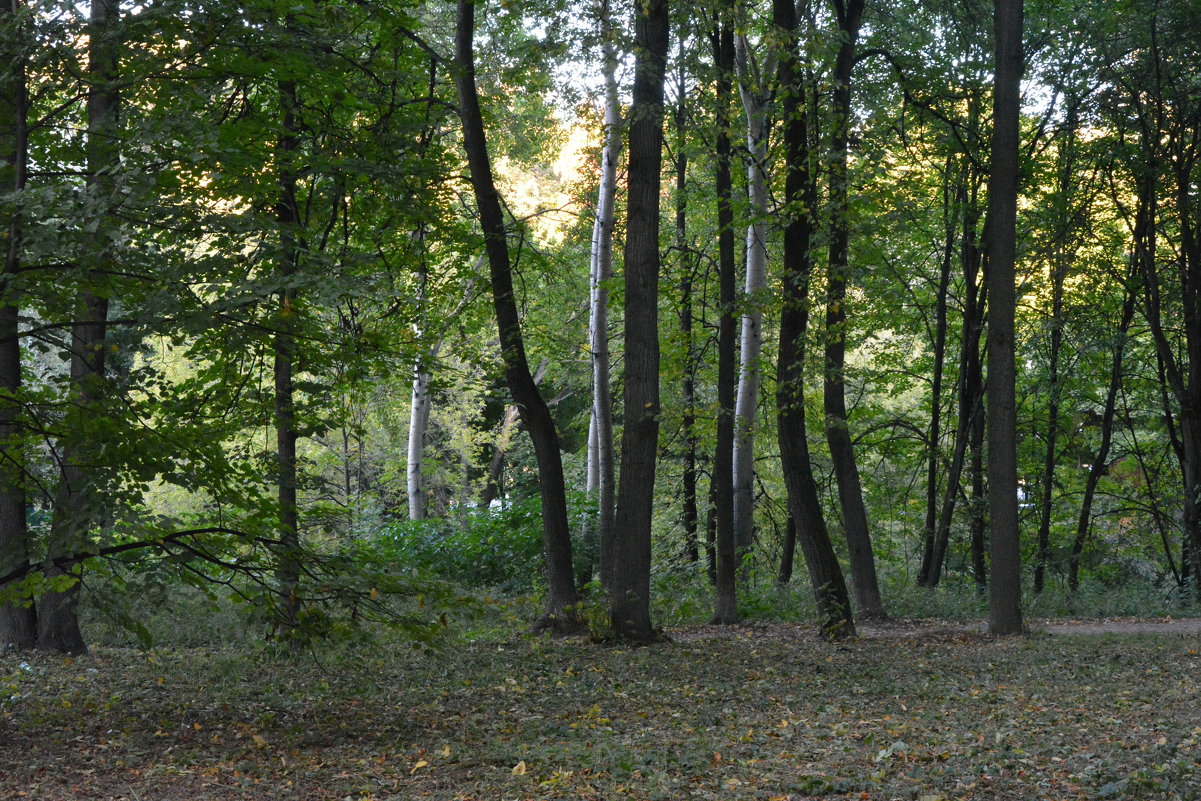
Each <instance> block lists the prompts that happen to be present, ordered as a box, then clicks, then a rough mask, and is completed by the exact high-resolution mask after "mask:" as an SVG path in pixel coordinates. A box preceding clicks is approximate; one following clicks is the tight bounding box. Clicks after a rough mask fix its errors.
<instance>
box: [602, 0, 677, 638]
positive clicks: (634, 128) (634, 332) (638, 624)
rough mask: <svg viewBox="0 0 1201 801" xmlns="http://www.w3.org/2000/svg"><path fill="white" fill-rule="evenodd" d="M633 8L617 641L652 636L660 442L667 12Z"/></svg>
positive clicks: (663, 0) (652, 6) (612, 608)
mask: <svg viewBox="0 0 1201 801" xmlns="http://www.w3.org/2000/svg"><path fill="white" fill-rule="evenodd" d="M634 9H635V10H634V52H635V58H636V62H635V66H634V87H633V104H632V105H631V107H630V126H629V128H630V133H629V137H630V138H629V154H630V156H629V158H630V161H629V167H628V173H627V174H628V176H629V178H628V187H629V188H628V207H627V209H626V216H627V219H626V244H625V325H624V327H625V373H624V374H625V387H624V391H623V397H622V403H623V406H624V418H625V428H624V429H623V431H622V435H621V471H620V472H621V486H620V489H619V490H618V493H617V517H616V520H615V521H614V537H613V540H614V560H613V582H612V585H611V586H610V587H609V604H610V605H609V624H610V627H611V629H612V634H613V636H614V637H615V638H616V639H619V640H631V641H634V642H652V641H654V640H655V639H656V638H657V636H658V635H657V634H656V633H655V629H654V627H653V626H652V625H651V616H650V569H651V514H652V510H653V505H654V490H655V455H656V451H657V450H658V445H659V412H660V410H659V314H658V299H659V268H660V259H659V187H660V174H659V173H660V169H661V167H662V164H663V81H664V79H665V77H666V68H667V45H668V33H669V32H668V28H669V17H668V2H667V0H646V2H639V3H636V4H635V6H634Z"/></svg>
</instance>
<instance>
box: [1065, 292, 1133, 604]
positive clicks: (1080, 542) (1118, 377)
mask: <svg viewBox="0 0 1201 801" xmlns="http://www.w3.org/2000/svg"><path fill="white" fill-rule="evenodd" d="M1129 280H1130V282H1131V286H1128V287H1127V288H1126V298H1125V300H1124V301H1123V303H1122V320H1121V322H1120V323H1118V333H1117V336H1116V337H1115V338H1114V342H1113V367H1112V368H1111V369H1110V372H1109V389H1108V390H1107V391H1106V393H1105V407H1104V408H1103V409H1102V411H1101V444H1100V445H1099V446H1098V447H1097V452H1096V453H1095V454H1093V458H1092V464H1090V465H1089V467H1088V478H1087V479H1086V480H1085V483H1084V497H1083V498H1082V499H1081V501H1080V516H1079V517H1078V518H1077V519H1076V536H1075V537H1074V538H1073V539H1072V552H1071V555H1070V556H1069V557H1068V589H1069V590H1071V591H1072V592H1073V593H1074V592H1076V590H1077V589H1079V587H1080V557H1081V555H1082V554H1083V553H1084V544H1085V543H1086V542H1087V541H1088V534H1089V529H1090V528H1091V527H1092V522H1093V521H1092V516H1093V499H1094V498H1095V497H1096V494H1097V484H1098V483H1099V482H1100V481H1101V476H1103V475H1105V473H1106V472H1107V471H1108V469H1109V465H1108V462H1109V449H1110V447H1111V445H1112V443H1113V418H1114V414H1115V412H1116V410H1117V401H1118V392H1119V391H1120V390H1121V388H1122V359H1123V358H1124V356H1125V353H1126V340H1127V333H1128V332H1129V331H1130V324H1131V323H1132V322H1133V321H1134V300H1135V292H1134V290H1133V289H1132V286H1133V281H1134V280H1135V277H1133V276H1132V277H1131V278H1130V279H1129Z"/></svg>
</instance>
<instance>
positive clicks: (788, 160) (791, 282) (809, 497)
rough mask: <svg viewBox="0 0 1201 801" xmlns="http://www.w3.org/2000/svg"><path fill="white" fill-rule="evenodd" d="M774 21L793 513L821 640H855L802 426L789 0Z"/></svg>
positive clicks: (806, 192)
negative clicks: (781, 144) (781, 131)
mask: <svg viewBox="0 0 1201 801" xmlns="http://www.w3.org/2000/svg"><path fill="white" fill-rule="evenodd" d="M772 23H773V24H774V25H775V27H776V28H777V29H778V31H779V34H780V39H781V40H782V42H783V46H782V54H781V57H780V61H779V89H780V95H781V96H782V103H781V113H782V117H783V120H784V149H785V156H784V166H785V170H786V173H785V182H784V204H785V206H784V208H785V214H786V215H787V216H786V221H785V225H784V265H783V274H782V276H783V296H782V299H781V307H782V308H781V312H780V350H779V355H778V357H777V358H778V362H777V367H776V381H777V389H776V406H777V408H778V415H779V416H778V419H777V425H778V435H779V443H780V459H781V467H782V468H783V471H784V484H785V486H786V487H787V490H788V509H789V511H790V512H791V513H792V516H793V518H794V519H795V521H796V529H797V540H798V541H799V542H800V545H801V552H802V553H804V555H805V562H806V564H807V566H808V568H809V582H810V584H811V585H812V587H813V593H814V596H815V598H816V601H817V612H818V617H819V618H820V621H819V622H820V626H821V631H822V634H823V636H825V637H827V638H828V639H839V638H842V637H853V636H854V635H855V621H854V615H853V613H852V610H851V604H850V597H849V596H848V594H847V587H846V581H845V580H844V579H843V575H842V567H841V566H840V565H839V564H838V556H837V554H835V553H834V546H833V545H832V544H831V542H830V535H829V532H828V531H827V529H826V521H825V517H824V516H823V514H822V507H821V499H820V498H819V496H818V492H817V482H816V480H815V479H814V476H813V466H812V465H811V464H810V461H809V440H808V432H807V431H806V426H805V389H804V386H805V380H804V364H805V350H804V349H805V335H806V333H807V331H808V328H809V302H810V301H809V284H810V281H811V279H812V274H813V261H812V252H811V249H812V237H813V229H814V221H813V209H814V199H815V197H816V195H817V192H816V187H815V183H814V180H813V176H812V169H811V165H810V159H811V152H810V143H809V126H808V122H807V120H806V116H805V115H806V103H805V84H804V76H803V72H802V69H801V63H800V57H799V54H798V47H799V42H798V33H797V14H796V8H795V7H794V5H793V3H792V0H774V1H773V3H772Z"/></svg>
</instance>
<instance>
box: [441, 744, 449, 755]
mask: <svg viewBox="0 0 1201 801" xmlns="http://www.w3.org/2000/svg"><path fill="white" fill-rule="evenodd" d="M442 756H444V757H448V756H450V746H449V745H444V746H442Z"/></svg>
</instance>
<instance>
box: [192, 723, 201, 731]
mask: <svg viewBox="0 0 1201 801" xmlns="http://www.w3.org/2000/svg"><path fill="white" fill-rule="evenodd" d="M192 728H193V729H195V730H196V731H200V724H199V723H193V724H192Z"/></svg>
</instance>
